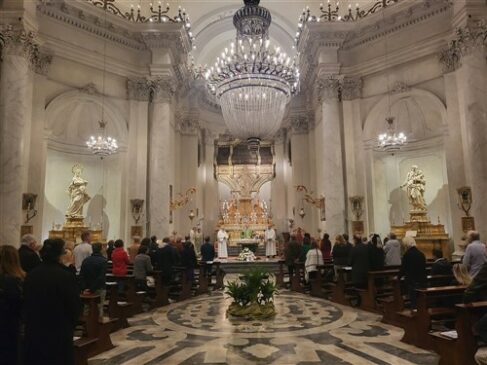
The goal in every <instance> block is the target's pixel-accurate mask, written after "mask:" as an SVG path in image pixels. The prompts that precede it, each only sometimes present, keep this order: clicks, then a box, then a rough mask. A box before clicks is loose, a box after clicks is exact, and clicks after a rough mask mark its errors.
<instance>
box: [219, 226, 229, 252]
mask: <svg viewBox="0 0 487 365" xmlns="http://www.w3.org/2000/svg"><path fill="white" fill-rule="evenodd" d="M216 238H217V240H218V257H221V258H227V257H228V251H227V240H228V233H227V232H226V231H224V230H223V229H220V230H219V231H218V233H217V234H216Z"/></svg>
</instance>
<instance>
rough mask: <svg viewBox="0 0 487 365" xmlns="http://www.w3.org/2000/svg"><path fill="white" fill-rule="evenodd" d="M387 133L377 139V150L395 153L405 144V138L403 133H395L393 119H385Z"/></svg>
mask: <svg viewBox="0 0 487 365" xmlns="http://www.w3.org/2000/svg"><path fill="white" fill-rule="evenodd" d="M386 122H387V131H386V132H385V133H381V134H379V136H378V137H377V149H378V150H379V151H383V152H390V153H393V152H396V151H398V150H400V149H401V147H402V146H404V145H405V144H406V143H407V137H406V135H405V134H404V133H403V132H399V133H396V130H395V127H394V117H387V118H386Z"/></svg>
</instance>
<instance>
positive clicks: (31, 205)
mask: <svg viewBox="0 0 487 365" xmlns="http://www.w3.org/2000/svg"><path fill="white" fill-rule="evenodd" d="M36 200H37V194H33V193H24V194H22V210H25V223H26V224H27V223H29V222H30V220H31V219H32V218H34V217H35V216H36V215H37V209H36V208H35V207H36Z"/></svg>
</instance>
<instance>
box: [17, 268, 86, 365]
mask: <svg viewBox="0 0 487 365" xmlns="http://www.w3.org/2000/svg"><path fill="white" fill-rule="evenodd" d="M79 294H80V291H79V287H78V284H77V282H76V278H75V276H74V275H73V274H72V273H71V272H69V271H67V270H66V269H65V267H64V266H63V265H61V264H58V263H50V262H43V263H42V264H41V265H39V266H38V267H36V268H35V269H33V270H32V271H31V272H30V273H29V274H27V278H26V279H25V283H24V296H25V300H24V311H25V342H24V364H25V365H71V364H74V354H73V332H74V327H75V325H76V322H77V320H78V318H79V315H80V310H81V301H80V297H79Z"/></svg>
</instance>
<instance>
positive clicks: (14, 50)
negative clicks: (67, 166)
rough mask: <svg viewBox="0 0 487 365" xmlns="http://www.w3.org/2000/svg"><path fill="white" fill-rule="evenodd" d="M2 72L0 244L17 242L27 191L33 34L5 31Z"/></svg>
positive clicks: (15, 243)
mask: <svg viewBox="0 0 487 365" xmlns="http://www.w3.org/2000/svg"><path fill="white" fill-rule="evenodd" d="M2 39H3V40H4V42H5V43H4V44H3V45H2V46H3V47H2V65H1V76H0V227H1V228H0V244H11V245H18V244H19V241H20V227H21V225H22V224H23V217H22V194H23V193H26V192H28V191H27V188H28V176H29V171H28V169H29V148H30V134H31V117H32V97H33V72H32V71H31V66H32V63H31V60H32V59H33V55H34V54H35V51H36V50H37V46H36V44H35V41H34V34H33V33H28V34H26V33H25V32H23V31H15V30H12V29H6V30H4V31H2Z"/></svg>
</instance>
